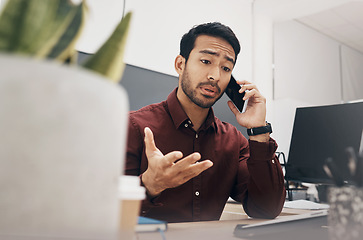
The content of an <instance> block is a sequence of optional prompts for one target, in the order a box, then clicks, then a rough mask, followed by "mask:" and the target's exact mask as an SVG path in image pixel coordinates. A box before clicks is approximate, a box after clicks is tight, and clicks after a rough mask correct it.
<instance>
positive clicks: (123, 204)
mask: <svg viewBox="0 0 363 240" xmlns="http://www.w3.org/2000/svg"><path fill="white" fill-rule="evenodd" d="M145 196H146V195H145V188H144V187H142V186H140V178H139V177H138V176H126V175H123V176H120V180H119V199H120V216H121V217H120V230H121V234H122V235H130V234H131V235H133V233H134V230H135V225H136V223H137V218H138V216H139V211H140V205H141V201H142V200H143V199H145Z"/></svg>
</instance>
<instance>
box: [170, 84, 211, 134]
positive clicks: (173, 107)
mask: <svg viewBox="0 0 363 240" xmlns="http://www.w3.org/2000/svg"><path fill="white" fill-rule="evenodd" d="M177 90H178V88H175V89H174V90H173V91H172V92H171V93H170V94H169V96H168V98H167V100H166V102H167V105H168V109H169V112H170V116H171V118H172V119H173V122H174V125H175V128H179V127H180V125H182V124H185V123H186V122H188V121H190V119H189V117H188V115H187V114H186V113H185V112H184V109H183V108H182V106H181V104H180V102H179V100H178V98H177V95H176V93H177ZM209 127H213V128H214V129H216V123H215V119H214V112H213V109H212V108H210V109H209V112H208V116H207V119H206V120H205V122H204V124H203V125H202V127H201V129H208V128H209Z"/></svg>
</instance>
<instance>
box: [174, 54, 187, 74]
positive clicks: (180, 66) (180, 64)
mask: <svg viewBox="0 0 363 240" xmlns="http://www.w3.org/2000/svg"><path fill="white" fill-rule="evenodd" d="M174 67H175V70H176V72H177V73H178V74H179V75H181V74H182V73H183V71H184V68H185V58H184V57H183V56H182V55H178V56H176V58H175V63H174Z"/></svg>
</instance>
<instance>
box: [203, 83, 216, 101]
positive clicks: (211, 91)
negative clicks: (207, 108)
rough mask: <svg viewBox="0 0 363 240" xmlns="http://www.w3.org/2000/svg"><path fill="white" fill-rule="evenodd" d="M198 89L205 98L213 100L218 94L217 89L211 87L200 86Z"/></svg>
mask: <svg viewBox="0 0 363 240" xmlns="http://www.w3.org/2000/svg"><path fill="white" fill-rule="evenodd" d="M200 89H201V90H202V94H203V95H204V96H206V97H210V98H214V97H216V96H217V95H218V94H219V90H218V88H217V87H213V86H211V85H203V86H200Z"/></svg>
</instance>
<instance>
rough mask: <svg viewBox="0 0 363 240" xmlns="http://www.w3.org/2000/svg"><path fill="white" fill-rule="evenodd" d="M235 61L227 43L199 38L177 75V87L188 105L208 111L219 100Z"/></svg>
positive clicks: (205, 37) (204, 37) (231, 49)
mask: <svg viewBox="0 0 363 240" xmlns="http://www.w3.org/2000/svg"><path fill="white" fill-rule="evenodd" d="M234 62H235V53H234V50H233V48H232V46H231V45H230V44H229V43H228V42H227V41H225V40H223V39H221V38H217V37H211V36H207V35H200V36H199V37H198V38H197V39H196V41H195V46H194V48H193V50H192V51H191V52H190V55H189V59H188V61H187V63H186V65H185V68H184V70H183V71H182V73H181V74H180V78H181V79H180V84H179V87H180V88H181V89H182V90H183V92H184V94H185V95H186V96H187V97H188V98H189V99H190V101H191V102H193V103H194V104H196V105H197V106H199V107H201V108H209V107H211V106H213V104H214V103H215V102H216V101H217V100H218V99H219V98H221V97H222V95H223V92H224V90H225V89H226V87H227V85H228V83H229V80H230V78H231V73H232V69H233V67H234Z"/></svg>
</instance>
